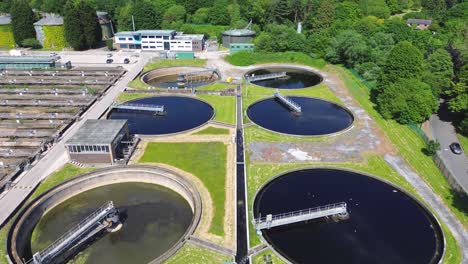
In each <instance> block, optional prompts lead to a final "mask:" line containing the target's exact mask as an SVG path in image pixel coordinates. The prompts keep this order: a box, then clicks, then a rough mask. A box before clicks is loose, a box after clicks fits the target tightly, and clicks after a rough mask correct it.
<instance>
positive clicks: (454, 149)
mask: <svg viewBox="0 0 468 264" xmlns="http://www.w3.org/2000/svg"><path fill="white" fill-rule="evenodd" d="M450 150H452V152H453V153H454V154H457V155H460V154H462V153H463V150H462V148H461V146H460V144H458V143H457V142H453V143H452V144H450Z"/></svg>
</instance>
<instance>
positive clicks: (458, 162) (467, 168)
mask: <svg viewBox="0 0 468 264" xmlns="http://www.w3.org/2000/svg"><path fill="white" fill-rule="evenodd" d="M440 107H441V109H440V110H439V113H438V114H436V115H432V117H431V119H430V124H431V131H432V135H433V136H434V138H436V139H437V141H439V143H440V156H441V158H442V161H443V162H444V164H445V166H447V168H448V169H449V170H450V172H451V173H452V174H453V175H454V177H456V180H457V182H458V184H459V185H460V186H461V187H462V188H463V189H464V190H465V192H466V193H468V157H467V156H466V151H468V150H467V149H464V151H465V153H462V154H461V155H456V154H454V153H453V152H452V151H451V150H450V147H449V146H450V144H452V143H453V142H458V138H457V134H456V133H455V128H454V127H453V125H452V123H451V122H450V121H449V120H446V119H448V118H445V114H444V112H445V111H446V109H445V105H444V104H441V106H440Z"/></svg>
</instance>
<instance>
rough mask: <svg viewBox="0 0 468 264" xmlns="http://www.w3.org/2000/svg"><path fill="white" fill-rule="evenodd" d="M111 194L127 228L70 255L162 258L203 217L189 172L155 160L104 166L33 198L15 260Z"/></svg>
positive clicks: (13, 243) (95, 259)
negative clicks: (186, 174) (164, 166)
mask: <svg viewBox="0 0 468 264" xmlns="http://www.w3.org/2000/svg"><path fill="white" fill-rule="evenodd" d="M109 200H110V201H112V202H113V203H114V205H115V207H116V208H117V209H118V210H119V215H120V219H121V221H122V224H123V225H122V227H121V229H120V230H118V231H115V232H109V233H107V234H104V235H102V236H98V237H97V238H96V239H94V240H92V241H91V242H90V243H88V244H86V245H85V246H84V247H82V248H81V249H80V251H81V252H79V254H78V255H77V254H76V253H78V251H77V252H75V254H72V256H70V257H68V258H65V260H69V259H72V258H74V259H75V260H78V259H79V261H80V263H117V264H118V263H122V264H124V263H148V262H152V261H162V260H164V259H167V258H168V257H170V256H171V255H172V254H174V253H175V252H176V251H177V249H178V248H179V246H180V245H181V243H183V241H184V239H185V238H186V237H187V236H189V235H191V234H192V233H193V232H194V229H195V228H196V226H197V224H198V222H199V220H200V214H201V199H200V195H199V193H198V191H197V190H196V189H195V188H194V187H192V186H191V185H190V184H189V183H188V182H186V181H185V179H184V178H183V177H181V176H179V175H177V174H175V173H173V172H171V171H169V170H166V169H161V168H157V167H150V166H129V167H118V168H112V169H102V170H98V171H95V172H92V173H89V174H85V175H82V176H79V177H77V178H74V179H72V180H69V181H67V182H65V183H62V184H60V185H58V186H56V187H54V188H52V189H51V190H49V191H48V192H46V193H44V194H42V195H41V196H39V197H38V198H36V199H35V200H34V201H33V202H31V203H30V204H28V205H27V206H26V207H25V209H24V210H23V211H22V212H21V213H20V214H19V216H18V218H17V219H16V220H15V222H14V223H13V225H12V227H11V229H10V233H9V240H8V253H9V256H10V258H11V259H12V260H13V262H14V263H20V262H19V260H21V259H26V260H28V259H30V258H31V257H32V254H33V253H35V252H38V251H40V250H43V249H44V248H46V247H47V246H48V245H50V244H51V243H52V242H53V241H55V240H56V239H57V238H58V237H60V236H61V235H62V234H64V233H65V232H67V231H68V230H69V229H70V228H71V227H73V226H75V225H76V224H77V223H79V222H80V221H81V220H83V219H84V218H85V217H87V216H88V215H89V214H90V213H92V212H94V211H95V210H96V209H97V208H99V207H100V206H101V205H102V204H103V203H104V202H107V201H109ZM65 260H61V261H62V262H63V261H65ZM158 263H159V262H158Z"/></svg>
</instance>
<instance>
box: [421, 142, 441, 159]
mask: <svg viewBox="0 0 468 264" xmlns="http://www.w3.org/2000/svg"><path fill="white" fill-rule="evenodd" d="M439 150H440V143H439V142H438V141H437V140H430V141H429V142H428V143H427V145H426V147H425V148H424V149H423V152H424V154H426V155H427V156H434V155H435V154H436V153H437V151H439Z"/></svg>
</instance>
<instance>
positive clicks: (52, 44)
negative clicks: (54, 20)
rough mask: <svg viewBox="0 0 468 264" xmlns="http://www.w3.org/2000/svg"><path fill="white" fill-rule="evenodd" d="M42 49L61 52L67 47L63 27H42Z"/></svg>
mask: <svg viewBox="0 0 468 264" xmlns="http://www.w3.org/2000/svg"><path fill="white" fill-rule="evenodd" d="M42 28H43V29H44V35H45V39H44V49H49V50H61V49H63V48H65V47H66V46H67V42H66V40H65V30H64V27H63V26H44V27H42Z"/></svg>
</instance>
